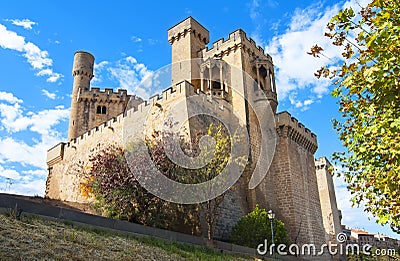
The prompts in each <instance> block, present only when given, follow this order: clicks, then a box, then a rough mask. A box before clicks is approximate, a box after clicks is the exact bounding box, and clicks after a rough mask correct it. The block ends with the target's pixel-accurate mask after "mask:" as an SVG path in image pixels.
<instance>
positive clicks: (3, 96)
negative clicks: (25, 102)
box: [0, 92, 22, 104]
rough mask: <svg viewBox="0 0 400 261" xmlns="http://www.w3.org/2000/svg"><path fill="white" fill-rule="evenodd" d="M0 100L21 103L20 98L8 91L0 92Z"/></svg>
mask: <svg viewBox="0 0 400 261" xmlns="http://www.w3.org/2000/svg"><path fill="white" fill-rule="evenodd" d="M0 101H6V102H8V103H11V104H14V103H22V100H20V99H18V98H17V97H15V96H14V95H13V94H12V93H9V92H0Z"/></svg>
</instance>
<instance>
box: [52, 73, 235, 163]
mask: <svg viewBox="0 0 400 261" xmlns="http://www.w3.org/2000/svg"><path fill="white" fill-rule="evenodd" d="M96 91H98V92H96ZM94 93H96V95H99V96H103V95H108V93H109V94H110V95H111V94H114V95H120V96H118V99H120V97H129V96H130V95H127V94H126V90H122V89H119V90H118V92H113V93H112V89H109V88H106V89H105V90H104V91H99V88H92V89H91V90H90V91H86V94H85V95H86V96H88V97H91V95H93V94H94ZM124 95H125V96H124ZM194 95H195V96H197V98H198V99H195V101H201V102H202V104H201V105H202V106H204V107H206V108H208V109H210V110H212V111H215V112H217V113H219V114H220V115H221V116H222V117H225V116H228V115H229V114H230V113H232V111H231V110H230V109H229V106H228V102H227V101H225V100H217V99H211V98H210V96H209V95H207V94H205V93H203V92H201V91H197V92H195V88H194V86H193V85H192V84H190V83H189V82H187V81H183V82H180V83H178V84H176V85H175V86H171V87H170V88H168V89H166V90H164V91H163V92H162V93H161V95H160V94H156V95H153V96H152V97H150V98H149V100H148V101H143V102H142V103H140V104H138V106H135V107H133V108H130V109H128V110H126V111H125V112H124V113H121V114H119V115H118V116H116V117H113V118H111V119H110V120H108V121H105V122H104V123H102V124H100V125H99V126H96V127H94V128H92V129H90V130H89V131H87V132H85V133H83V134H82V135H80V136H78V137H76V138H74V139H72V140H70V141H68V142H61V143H59V144H57V145H56V146H54V147H52V148H50V149H49V150H48V151H47V164H48V165H49V166H50V165H53V164H56V163H57V162H59V161H61V160H62V159H63V155H64V150H69V149H76V145H80V144H83V143H85V142H86V140H87V139H89V138H91V137H93V136H98V135H101V134H102V133H104V132H105V131H114V129H116V127H117V125H120V126H121V125H122V124H123V121H124V119H125V117H130V118H132V117H133V118H135V115H136V114H139V113H142V112H144V111H147V108H148V107H149V106H155V105H156V104H157V103H158V104H159V105H161V106H162V105H163V104H165V103H167V102H169V101H172V100H176V99H177V98H182V97H189V96H194ZM132 97H133V98H134V99H140V98H137V97H135V96H132ZM81 98H82V97H81ZM82 99H83V98H82ZM138 118H139V117H138Z"/></svg>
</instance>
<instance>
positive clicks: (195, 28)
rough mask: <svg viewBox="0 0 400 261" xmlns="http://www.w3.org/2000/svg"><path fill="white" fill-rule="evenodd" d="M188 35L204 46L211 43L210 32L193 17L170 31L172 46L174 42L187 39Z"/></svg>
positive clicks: (169, 38) (169, 36) (169, 39)
mask: <svg viewBox="0 0 400 261" xmlns="http://www.w3.org/2000/svg"><path fill="white" fill-rule="evenodd" d="M188 34H192V35H193V36H194V37H195V38H198V40H199V41H200V42H203V43H204V44H207V43H208V42H209V41H210V36H209V32H208V30H207V29H206V28H204V26H202V25H201V24H200V23H199V22H197V21H196V20H195V19H194V18H193V17H191V16H190V17H188V18H187V19H185V20H183V21H182V22H180V23H178V24H176V25H175V26H173V27H171V28H170V29H168V41H169V42H170V44H173V43H174V42H176V41H179V40H180V39H182V38H185V37H186V36H187V35H188Z"/></svg>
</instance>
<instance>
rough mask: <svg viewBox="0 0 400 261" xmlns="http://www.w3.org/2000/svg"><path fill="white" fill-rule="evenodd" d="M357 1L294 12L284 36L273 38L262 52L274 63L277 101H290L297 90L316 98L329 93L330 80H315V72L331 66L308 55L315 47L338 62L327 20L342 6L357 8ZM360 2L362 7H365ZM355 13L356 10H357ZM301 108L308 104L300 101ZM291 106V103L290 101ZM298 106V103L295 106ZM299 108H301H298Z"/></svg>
mask: <svg viewBox="0 0 400 261" xmlns="http://www.w3.org/2000/svg"><path fill="white" fill-rule="evenodd" d="M355 1H356V0H351V1H347V2H346V3H344V4H343V5H342V6H339V5H334V6H328V7H323V6H322V4H321V3H316V4H313V5H311V6H309V7H307V8H305V9H296V10H295V12H294V14H293V15H291V19H290V21H289V23H288V25H287V29H286V31H285V32H284V33H282V34H278V35H276V36H274V37H273V38H272V39H271V41H270V42H269V43H268V44H267V45H266V47H265V50H266V52H267V53H269V54H270V55H271V56H272V57H273V60H274V65H275V76H276V77H275V78H276V83H277V91H278V98H279V99H280V100H284V99H286V98H289V99H290V94H291V93H293V92H297V91H298V90H304V91H307V94H306V96H311V97H312V99H319V98H321V97H322V96H323V95H324V94H326V93H328V92H329V86H330V85H331V81H330V80H327V79H317V78H316V77H315V76H314V73H315V72H316V71H317V70H318V69H319V68H321V67H322V66H331V65H332V62H331V61H330V60H328V59H326V58H319V59H317V58H314V57H312V56H311V55H308V54H307V52H309V51H310V49H311V47H312V46H313V45H315V44H318V45H319V46H321V47H322V48H323V49H324V53H325V54H326V55H327V56H328V57H330V58H331V59H333V60H338V59H341V51H340V50H339V49H338V48H336V46H333V45H332V43H331V40H330V39H329V38H327V37H325V36H324V33H325V31H326V30H327V29H326V25H327V23H328V22H329V20H330V18H331V17H332V16H333V15H335V14H336V13H337V12H338V11H339V9H340V8H342V7H343V6H349V5H350V3H351V5H352V6H355V7H356V8H359V7H358V4H355ZM365 2H366V1H364V0H363V1H362V3H360V4H361V5H365ZM356 11H357V10H356ZM299 102H301V103H302V104H303V105H307V104H304V103H309V102H306V101H299ZM291 103H292V101H291ZM297 104H298V105H300V103H297ZM299 107H301V106H299Z"/></svg>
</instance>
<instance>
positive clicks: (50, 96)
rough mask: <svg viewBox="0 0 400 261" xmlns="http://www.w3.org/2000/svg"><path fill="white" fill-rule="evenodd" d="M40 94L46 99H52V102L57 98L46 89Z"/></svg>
mask: <svg viewBox="0 0 400 261" xmlns="http://www.w3.org/2000/svg"><path fill="white" fill-rule="evenodd" d="M42 94H43V95H45V96H47V98H49V99H52V100H54V99H55V98H56V97H57V95H56V94H55V93H51V92H49V91H48V90H46V89H42Z"/></svg>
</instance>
